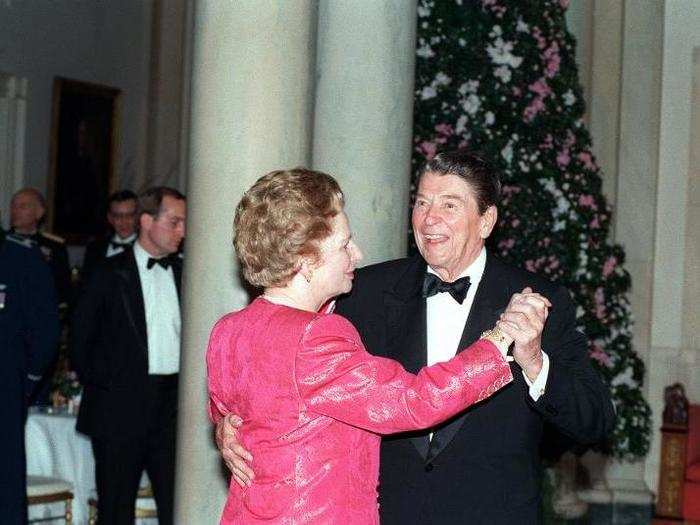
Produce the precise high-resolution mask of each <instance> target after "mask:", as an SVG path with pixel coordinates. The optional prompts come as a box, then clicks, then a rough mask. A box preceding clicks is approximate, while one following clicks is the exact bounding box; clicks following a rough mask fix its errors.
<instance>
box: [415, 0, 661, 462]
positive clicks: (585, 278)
mask: <svg viewBox="0 0 700 525" xmlns="http://www.w3.org/2000/svg"><path fill="white" fill-rule="evenodd" d="M567 5H568V0H537V1H529V2H523V1H522V0H419V3H418V29H417V37H418V45H417V51H416V54H417V57H416V83H415V110H414V141H415V142H414V146H415V151H414V156H413V164H414V168H417V167H418V166H419V165H420V164H421V163H422V162H423V161H424V160H425V159H426V158H430V157H432V156H433V155H435V153H436V152H437V151H438V150H442V149H452V148H456V147H464V146H469V147H470V148H472V149H474V150H478V151H480V152H482V153H483V154H484V155H485V156H487V157H488V158H489V159H490V160H491V161H492V162H493V163H494V164H495V165H496V166H497V168H498V169H499V170H500V172H501V174H502V179H503V196H502V197H503V198H502V202H501V205H500V206H499V213H500V219H499V225H498V227H497V229H496V232H495V233H494V235H493V236H492V238H491V239H490V240H489V242H490V246H489V247H490V249H491V250H492V252H494V253H496V254H498V255H500V256H501V257H503V258H504V259H506V260H508V261H510V262H512V263H514V264H516V265H519V266H523V267H525V268H526V269H528V270H530V271H533V272H537V273H540V274H542V275H544V276H545V277H547V278H549V279H551V280H554V281H558V282H560V283H561V284H562V285H564V286H566V287H567V288H568V289H569V290H570V291H571V292H572V294H573V296H574V301H575V303H576V304H577V305H578V312H577V322H578V325H579V328H580V329H581V330H582V331H583V332H584V333H585V334H586V336H587V337H588V340H589V355H590V358H591V359H592V361H593V363H594V365H595V367H596V368H597V370H598V371H599V372H600V374H601V376H602V377H603V378H604V379H605V381H607V383H608V384H609V386H610V389H611V392H612V396H613V400H614V403H615V407H616V410H617V416H618V417H617V426H616V428H615V431H614V434H613V436H612V441H611V443H610V450H609V452H610V453H612V454H613V455H614V456H616V457H618V458H622V459H627V460H633V459H636V458H640V457H643V456H644V455H646V454H647V452H648V450H649V439H650V431H651V420H650V415H651V412H650V409H649V406H648V404H647V403H646V401H645V400H644V398H643V397H642V382H643V377H644V363H643V362H642V361H641V360H640V358H639V357H638V355H637V354H636V352H635V351H634V349H633V348H632V343H631V332H630V327H631V322H632V319H631V313H630V308H629V302H628V300H627V297H626V294H627V292H628V291H629V288H630V277H629V274H628V273H627V271H626V270H625V269H624V266H623V264H624V260H625V255H624V252H623V250H622V248H621V247H620V246H619V245H616V244H612V243H611V242H610V241H609V240H608V237H609V229H610V214H611V212H610V208H609V206H608V204H607V203H606V200H605V198H604V196H603V194H602V193H601V178H600V169H599V167H598V165H597V163H596V160H595V157H594V156H593V154H592V153H591V137H590V134H589V132H588V130H587V129H586V127H585V125H584V121H583V114H584V111H585V106H584V101H583V94H582V90H581V87H580V85H579V81H578V70H577V66H576V63H575V55H574V47H575V42H574V39H573V38H572V36H571V34H570V33H569V32H568V31H567V28H566V21H565V18H564V13H565V10H566V7H567ZM414 182H415V181H414Z"/></svg>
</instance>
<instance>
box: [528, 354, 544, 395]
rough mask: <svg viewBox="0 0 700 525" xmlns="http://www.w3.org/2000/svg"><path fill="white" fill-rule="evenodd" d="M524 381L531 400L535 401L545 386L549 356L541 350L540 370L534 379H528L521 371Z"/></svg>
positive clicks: (542, 392)
mask: <svg viewBox="0 0 700 525" xmlns="http://www.w3.org/2000/svg"><path fill="white" fill-rule="evenodd" d="M523 377H524V378H525V383H526V384H527V386H528V387H529V394H530V397H531V398H532V400H533V401H537V400H538V399H539V398H540V397H542V395H543V394H544V391H545V388H546V387H547V377H549V356H548V355H547V354H546V353H545V352H542V370H540V373H539V375H538V376H537V378H535V380H534V381H530V379H528V377H527V375H525V372H523Z"/></svg>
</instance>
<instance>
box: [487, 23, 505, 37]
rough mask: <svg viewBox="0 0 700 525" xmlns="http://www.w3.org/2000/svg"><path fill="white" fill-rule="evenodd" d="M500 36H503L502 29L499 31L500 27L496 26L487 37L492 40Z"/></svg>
mask: <svg viewBox="0 0 700 525" xmlns="http://www.w3.org/2000/svg"><path fill="white" fill-rule="evenodd" d="M502 34H503V29H501V26H498V25H497V26H493V29H492V30H491V32H490V33H489V36H490V37H491V38H493V37H495V36H501V35H502Z"/></svg>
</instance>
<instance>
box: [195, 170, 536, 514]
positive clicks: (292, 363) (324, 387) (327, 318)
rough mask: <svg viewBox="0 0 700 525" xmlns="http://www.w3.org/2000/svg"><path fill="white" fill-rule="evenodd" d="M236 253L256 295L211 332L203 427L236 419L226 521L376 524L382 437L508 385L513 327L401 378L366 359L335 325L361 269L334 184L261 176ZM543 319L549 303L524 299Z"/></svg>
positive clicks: (295, 174) (245, 208)
mask: <svg viewBox="0 0 700 525" xmlns="http://www.w3.org/2000/svg"><path fill="white" fill-rule="evenodd" d="M234 244H235V247H236V252H237V254H238V257H239V259H240V261H241V265H242V269H243V274H244V276H245V278H246V280H248V281H249V282H250V283H251V284H253V285H256V286H260V287H262V288H264V293H263V295H261V296H260V297H258V298H257V299H255V300H254V301H253V302H252V303H251V304H250V305H249V306H247V307H246V308H244V309H242V310H240V311H238V312H234V313H231V314H228V315H226V316H225V317H223V318H222V319H221V320H219V321H218V322H217V324H216V325H215V326H214V328H213V330H212V333H211V338H210V341H209V348H208V351H207V366H208V384H209V395H210V407H209V410H210V415H211V418H212V420H213V421H215V422H216V421H218V420H219V419H220V418H221V417H222V416H224V415H226V414H228V413H231V412H233V413H236V414H238V415H239V416H241V417H242V418H243V426H242V433H241V435H242V444H243V445H244V446H245V447H246V448H247V449H248V450H250V451H251V452H252V454H253V462H252V466H253V469H254V470H255V473H256V476H255V479H254V480H253V481H252V483H251V484H250V485H249V486H246V487H240V486H239V485H238V484H236V483H233V482H232V483H231V485H230V489H229V496H228V500H227V502H226V506H225V508H224V512H223V516H222V518H221V523H223V524H239V523H246V524H248V523H279V524H288V525H301V524H312V523H313V524H329V523H338V524H344V525H345V524H362V525H364V524H376V523H379V518H378V512H377V492H376V488H377V476H378V471H379V442H380V437H379V435H378V434H388V433H394V432H402V431H407V430H412V429H419V428H425V427H429V426H432V425H434V424H436V423H438V422H439V421H442V420H444V419H447V418H449V417H450V416H452V415H454V414H456V413H457V412H459V411H461V410H463V409H464V408H466V407H468V406H469V405H472V404H474V403H477V402H479V401H481V400H483V399H485V398H486V397H488V396H490V395H491V394H493V393H494V392H495V391H496V390H498V389H499V388H501V387H502V386H504V385H506V384H507V383H509V382H510V381H511V380H512V375H511V370H510V367H509V365H508V364H507V362H506V358H505V354H506V351H507V349H508V346H509V344H510V342H511V341H512V340H513V337H515V336H517V330H518V326H517V325H515V324H513V323H511V322H507V321H499V323H498V326H497V327H496V328H495V329H494V330H492V331H490V332H487V333H485V334H484V336H482V339H480V340H479V341H477V342H476V343H474V344H473V345H471V347H469V348H468V350H467V351H464V352H460V353H458V354H457V355H456V356H455V357H454V358H453V359H452V360H450V361H448V362H445V363H439V364H436V365H433V366H430V367H425V368H423V369H422V370H421V371H420V372H419V373H418V374H417V375H412V374H409V373H408V372H406V371H405V370H404V369H403V368H402V367H401V365H399V364H398V363H397V362H395V361H392V360H390V359H385V358H381V357H376V356H372V355H370V354H369V353H367V352H366V351H365V349H364V347H363V345H362V341H361V340H360V336H359V335H358V333H357V331H356V330H355V329H354V327H353V326H352V325H351V324H350V323H349V322H348V321H347V320H345V319H344V318H343V317H340V316H338V315H334V314H332V313H330V311H331V307H329V305H331V306H332V303H330V301H331V300H332V298H333V297H335V296H337V295H339V294H344V293H347V292H349V291H350V289H351V287H352V280H353V270H354V268H355V265H356V264H357V262H358V261H359V260H360V259H361V257H362V254H361V252H360V249H359V248H358V247H357V245H356V244H355V243H354V241H353V240H352V237H351V234H350V229H349V225H348V219H347V216H346V215H345V213H344V212H343V194H342V192H341V190H340V187H339V186H338V184H337V182H336V181H335V180H334V179H333V178H332V177H330V176H328V175H325V174H323V173H319V172H314V171H310V170H304V169H301V168H298V169H294V170H288V171H275V172H272V173H269V174H267V175H265V176H263V177H262V178H260V179H259V180H258V181H257V182H256V183H255V185H253V187H252V188H251V189H250V190H248V192H247V193H246V194H245V195H244V196H243V199H242V200H241V202H240V203H239V205H238V208H237V210H236V217H235V237H234ZM529 298H530V300H531V301H532V302H533V304H537V305H538V306H539V307H540V310H539V311H540V312H541V314H542V317H544V316H545V315H546V308H547V306H548V303H547V301H546V299H544V298H541V297H540V296H538V295H537V294H529Z"/></svg>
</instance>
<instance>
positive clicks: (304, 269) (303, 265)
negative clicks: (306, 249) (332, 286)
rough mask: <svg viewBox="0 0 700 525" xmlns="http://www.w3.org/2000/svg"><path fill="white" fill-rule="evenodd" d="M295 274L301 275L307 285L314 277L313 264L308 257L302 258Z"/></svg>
mask: <svg viewBox="0 0 700 525" xmlns="http://www.w3.org/2000/svg"><path fill="white" fill-rule="evenodd" d="M297 273H298V274H299V275H301V276H302V277H303V278H304V279H305V280H306V282H307V283H310V282H311V279H312V278H313V276H314V264H313V261H312V260H311V259H309V258H308V257H302V258H301V262H300V264H299V270H297Z"/></svg>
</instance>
